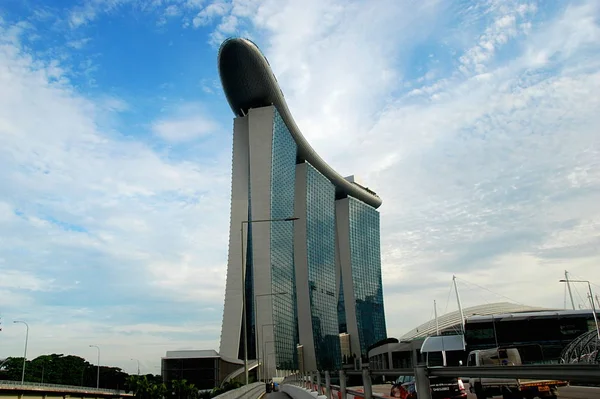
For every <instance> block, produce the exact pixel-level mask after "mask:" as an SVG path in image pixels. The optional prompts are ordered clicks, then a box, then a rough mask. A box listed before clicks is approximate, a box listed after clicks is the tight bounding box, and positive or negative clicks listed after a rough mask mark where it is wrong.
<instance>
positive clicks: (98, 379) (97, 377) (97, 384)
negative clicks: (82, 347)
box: [90, 345, 100, 389]
mask: <svg viewBox="0 0 600 399" xmlns="http://www.w3.org/2000/svg"><path fill="white" fill-rule="evenodd" d="M90 348H96V349H98V375H97V376H96V388H97V389H98V388H100V347H99V346H98V345H90Z"/></svg>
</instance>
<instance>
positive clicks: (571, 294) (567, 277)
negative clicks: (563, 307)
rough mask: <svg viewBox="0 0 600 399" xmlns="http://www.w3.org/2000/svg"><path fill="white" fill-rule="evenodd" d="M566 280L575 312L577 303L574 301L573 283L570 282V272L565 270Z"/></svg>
mask: <svg viewBox="0 0 600 399" xmlns="http://www.w3.org/2000/svg"><path fill="white" fill-rule="evenodd" d="M565 280H566V282H567V288H568V289H569V297H570V298H571V306H572V307H573V310H575V301H573V293H572V292H571V282H570V281H569V272H568V271H566V270H565Z"/></svg>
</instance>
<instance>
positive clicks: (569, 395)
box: [270, 384, 600, 399]
mask: <svg viewBox="0 0 600 399" xmlns="http://www.w3.org/2000/svg"><path fill="white" fill-rule="evenodd" d="M465 387H466V388H467V392H468V391H469V384H465ZM390 388H391V385H388V384H386V385H373V392H377V393H381V394H384V395H389V394H390ZM467 397H468V399H476V397H475V394H471V393H470V394H469V395H468V396H467ZM558 397H559V398H560V399H600V388H597V387H580V386H568V387H562V388H559V389H558ZM494 398H502V396H494ZM270 399H280V398H270ZM281 399H284V398H281Z"/></svg>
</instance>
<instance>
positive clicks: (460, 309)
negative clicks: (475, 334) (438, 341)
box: [452, 276, 465, 334]
mask: <svg viewBox="0 0 600 399" xmlns="http://www.w3.org/2000/svg"><path fill="white" fill-rule="evenodd" d="M452 282H453V283H454V291H455V292H456V302H458V311H459V312H460V323H461V326H462V333H463V334H464V333H465V314H464V313H463V308H462V304H461V303H460V294H459V293H458V287H457V286H456V276H452Z"/></svg>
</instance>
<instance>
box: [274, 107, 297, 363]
mask: <svg viewBox="0 0 600 399" xmlns="http://www.w3.org/2000/svg"><path fill="white" fill-rule="evenodd" d="M296 153H297V147H296V142H295V141H294V139H293V138H292V136H291V134H290V132H289V130H288V128H287V127H286V126H285V123H284V122H283V119H281V116H280V115H279V112H277V110H275V117H274V120H273V146H272V161H271V162H272V164H271V218H273V219H279V218H288V217H292V216H294V193H295V183H296ZM271 283H272V290H273V291H272V292H286V293H288V295H277V296H273V323H274V324H275V348H276V356H277V368H278V369H279V370H296V369H297V368H298V367H297V364H298V362H297V358H298V353H297V351H296V345H297V344H298V328H297V323H296V320H298V318H297V317H296V316H297V308H296V279H295V274H294V224H293V222H274V223H271Z"/></svg>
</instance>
